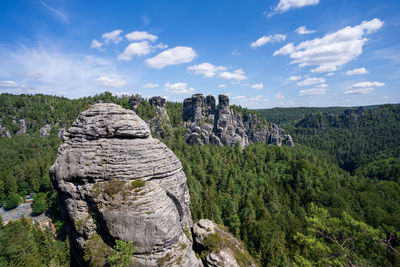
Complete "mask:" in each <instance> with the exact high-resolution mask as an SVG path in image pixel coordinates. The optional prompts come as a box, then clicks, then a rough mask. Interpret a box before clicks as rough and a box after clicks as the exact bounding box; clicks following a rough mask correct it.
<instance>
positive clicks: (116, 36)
mask: <svg viewBox="0 0 400 267" xmlns="http://www.w3.org/2000/svg"><path fill="white" fill-rule="evenodd" d="M121 32H122V30H114V31H112V32H106V33H103V35H102V36H101V37H103V39H104V43H105V44H106V45H108V44H109V43H110V42H113V43H114V44H118V43H119V42H121V41H122V36H121Z"/></svg>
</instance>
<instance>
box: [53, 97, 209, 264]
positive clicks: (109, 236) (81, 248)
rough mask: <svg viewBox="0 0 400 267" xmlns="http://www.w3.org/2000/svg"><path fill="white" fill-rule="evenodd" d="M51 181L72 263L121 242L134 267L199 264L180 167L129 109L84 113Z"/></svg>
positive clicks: (99, 107)
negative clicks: (129, 249) (129, 244)
mask: <svg viewBox="0 0 400 267" xmlns="http://www.w3.org/2000/svg"><path fill="white" fill-rule="evenodd" d="M156 101H157V100H156ZM50 176H51V179H52V181H53V184H54V186H55V188H56V189H57V190H58V192H59V197H60V201H61V203H62V204H63V207H64V215H65V217H66V228H67V231H68V234H69V239H70V243H71V255H72V257H73V261H74V264H77V265H83V264H85V263H84V261H83V255H84V254H85V259H86V260H94V257H96V256H95V255H97V254H99V251H109V249H110V247H112V246H113V244H114V243H115V240H116V239H119V240H123V241H133V244H134V246H135V248H136V251H135V255H134V257H133V259H131V263H132V264H135V266H158V265H162V264H165V265H167V266H170V265H177V266H199V265H202V263H201V261H200V260H199V259H198V258H197V257H196V256H195V253H194V251H193V249H192V241H191V238H190V236H187V235H186V234H185V232H187V231H188V230H189V229H190V227H191V226H192V218H191V213H190V210H189V201H190V196H189V191H188V187H187V185H186V176H185V174H184V173H183V170H182V165H181V162H180V161H179V159H178V158H177V157H176V156H175V155H174V153H173V152H172V151H171V150H170V149H168V147H166V146H165V145H164V144H163V143H161V142H160V141H158V140H157V139H153V138H152V137H151V135H150V130H149V127H148V126H147V124H146V123H145V122H144V121H143V120H141V119H140V118H139V117H138V116H137V115H136V114H135V113H134V112H133V111H131V110H126V109H123V108H121V107H120V106H118V105H115V104H111V103H98V104H94V105H92V106H91V107H90V108H89V109H88V110H86V111H84V112H82V113H81V114H80V115H79V117H78V118H77V120H76V121H75V122H74V123H73V125H72V127H71V128H69V129H68V130H67V131H66V133H65V134H64V143H63V144H62V145H61V147H60V149H59V151H58V155H57V159H56V161H55V163H54V165H53V166H52V167H51V168H50ZM93 243H96V244H95V245H93ZM93 247H95V248H96V249H95V250H93V249H92V248H93ZM91 249H92V250H91ZM96 253H97V254H96ZM103 254H106V253H103ZM100 256H102V257H105V256H107V255H100Z"/></svg>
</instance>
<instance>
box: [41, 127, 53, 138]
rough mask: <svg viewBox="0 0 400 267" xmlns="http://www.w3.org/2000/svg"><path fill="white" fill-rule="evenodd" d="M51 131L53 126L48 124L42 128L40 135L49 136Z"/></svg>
mask: <svg viewBox="0 0 400 267" xmlns="http://www.w3.org/2000/svg"><path fill="white" fill-rule="evenodd" d="M50 132H51V126H50V125H48V124H46V125H45V126H43V127H42V128H40V135H41V136H43V137H48V136H49V135H50Z"/></svg>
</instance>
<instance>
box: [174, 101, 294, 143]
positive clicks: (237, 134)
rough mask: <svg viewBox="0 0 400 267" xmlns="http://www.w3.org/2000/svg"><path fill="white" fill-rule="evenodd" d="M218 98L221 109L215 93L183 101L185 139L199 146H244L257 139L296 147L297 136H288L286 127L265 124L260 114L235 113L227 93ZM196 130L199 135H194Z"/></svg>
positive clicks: (257, 140)
mask: <svg viewBox="0 0 400 267" xmlns="http://www.w3.org/2000/svg"><path fill="white" fill-rule="evenodd" d="M218 100H219V105H218V109H217V110H216V107H215V98H214V97H213V96H211V95H209V96H207V97H204V96H203V95H201V94H195V95H193V96H192V97H190V98H186V99H185V100H184V101H183V114H182V118H183V121H184V125H183V126H184V127H185V136H184V139H185V140H186V141H187V142H189V143H191V144H194V143H197V144H199V145H202V144H212V145H229V146H236V145H237V144H238V145H239V147H241V148H245V147H247V146H249V144H250V143H256V142H261V143H265V144H274V145H277V146H281V145H282V144H285V145H288V146H294V142H293V139H292V138H291V137H290V136H287V135H285V132H284V130H282V129H280V128H279V127H278V126H277V125H276V124H273V123H272V124H268V123H265V122H264V121H263V120H261V119H260V118H259V117H258V116H257V115H256V114H247V115H246V116H244V117H242V115H241V114H235V113H234V112H233V110H232V109H231V108H230V105H229V97H228V96H226V95H219V96H218ZM199 127H200V129H201V131H199ZM194 133H197V134H198V135H193V134H194ZM200 137H201V138H200Z"/></svg>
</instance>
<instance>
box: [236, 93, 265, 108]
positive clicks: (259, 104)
mask: <svg viewBox="0 0 400 267" xmlns="http://www.w3.org/2000/svg"><path fill="white" fill-rule="evenodd" d="M232 100H233V101H235V102H236V103H239V104H240V105H242V106H245V107H249V108H265V107H266V105H267V104H268V102H269V101H268V99H267V98H265V97H264V96H263V95H257V96H254V97H247V96H244V95H239V96H234V97H232Z"/></svg>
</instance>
